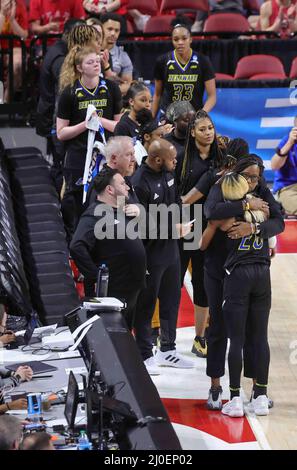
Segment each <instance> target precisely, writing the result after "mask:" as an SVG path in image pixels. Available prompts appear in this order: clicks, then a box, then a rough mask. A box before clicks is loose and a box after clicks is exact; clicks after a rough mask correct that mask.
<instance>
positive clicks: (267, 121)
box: [260, 116, 295, 127]
mask: <svg viewBox="0 0 297 470" xmlns="http://www.w3.org/2000/svg"><path fill="white" fill-rule="evenodd" d="M294 119H295V116H291V117H267V118H261V125H260V127H293V126H294Z"/></svg>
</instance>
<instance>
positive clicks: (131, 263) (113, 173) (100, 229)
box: [70, 137, 146, 329]
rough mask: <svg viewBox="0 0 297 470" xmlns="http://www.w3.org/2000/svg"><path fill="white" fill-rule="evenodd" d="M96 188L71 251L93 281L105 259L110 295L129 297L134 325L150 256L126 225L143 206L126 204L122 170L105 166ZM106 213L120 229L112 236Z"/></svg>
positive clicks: (128, 313)
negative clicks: (95, 195) (94, 195)
mask: <svg viewBox="0 0 297 470" xmlns="http://www.w3.org/2000/svg"><path fill="white" fill-rule="evenodd" d="M117 139H119V137H118V138H117ZM94 189H95V191H96V192H97V195H98V196H97V201H96V202H95V203H94V204H91V205H90V206H89V207H88V209H87V210H86V211H85V212H84V213H83V215H82V217H81V219H80V221H79V224H78V227H77V229H76V232H75V234H74V236H73V239H72V242H71V245H70V252H71V255H72V257H73V259H74V261H75V263H76V265H77V267H78V268H79V270H80V272H81V273H82V274H83V275H84V276H85V277H87V278H88V279H89V280H90V279H92V280H93V285H95V283H96V281H97V274H98V267H99V265H100V264H102V263H105V264H106V265H107V266H108V268H109V283H108V295H109V296H111V297H116V298H119V299H125V300H126V302H127V308H126V309H125V310H124V312H123V315H124V317H125V319H126V321H127V324H128V327H129V328H130V329H132V328H133V323H134V311H135V306H136V301H137V298H138V295H139V292H140V290H141V289H142V288H143V287H144V285H145V272H146V257H145V250H144V247H143V243H142V240H141V239H140V238H137V237H136V238H135V237H129V236H128V235H129V234H128V233H127V230H126V229H127V225H128V224H129V222H131V221H132V220H133V219H134V218H135V215H137V216H138V215H139V209H138V207H136V208H137V212H135V207H131V205H129V204H128V205H126V204H125V202H124V201H127V200H128V197H129V190H130V187H129V186H128V185H127V184H126V182H125V179H124V178H123V176H122V175H121V174H120V173H119V172H118V170H115V169H112V168H109V167H106V168H104V169H103V170H102V171H101V172H100V173H99V174H98V175H97V176H96V177H95V178H94ZM123 200H124V201H123ZM129 206H130V207H129ZM132 206H133V205H132ZM107 211H108V212H107ZM106 217H108V224H109V223H111V224H112V227H113V226H114V227H115V231H116V232H114V230H112V236H111V237H108V234H109V233H110V230H109V229H108V227H109V225H108V226H107V225H106V224H107V222H106V221H105V223H104V225H103V222H104V220H105V219H106ZM123 234H124V237H123Z"/></svg>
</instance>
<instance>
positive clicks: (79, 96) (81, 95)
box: [76, 91, 85, 98]
mask: <svg viewBox="0 0 297 470" xmlns="http://www.w3.org/2000/svg"><path fill="white" fill-rule="evenodd" d="M76 96H77V97H78V98H83V97H84V96H85V95H84V94H83V93H82V92H81V91H79V92H78V93H76Z"/></svg>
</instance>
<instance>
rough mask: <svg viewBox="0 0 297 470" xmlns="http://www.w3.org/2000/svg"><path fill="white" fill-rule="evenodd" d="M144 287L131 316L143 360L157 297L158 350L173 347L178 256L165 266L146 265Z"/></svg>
mask: <svg viewBox="0 0 297 470" xmlns="http://www.w3.org/2000/svg"><path fill="white" fill-rule="evenodd" d="M148 272H149V275H147V276H146V284H147V287H146V288H145V289H143V290H142V291H141V292H140V294H139V297H138V302H137V307H136V316H135V323H134V324H135V337H136V342H137V345H138V347H139V350H140V352H141V354H142V357H143V360H144V361H145V360H146V359H148V358H149V357H151V356H152V355H153V353H152V327H151V323H152V318H153V314H154V310H155V305H156V301H157V298H159V315H160V330H161V351H163V352H165V351H171V350H173V349H175V339H176V323H177V315H178V309H179V303H180V287H181V286H180V263H179V259H176V260H175V262H174V263H173V264H171V265H167V266H150V267H148Z"/></svg>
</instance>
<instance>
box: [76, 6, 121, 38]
mask: <svg viewBox="0 0 297 470" xmlns="http://www.w3.org/2000/svg"><path fill="white" fill-rule="evenodd" d="M127 4H128V0H84V1H83V7H84V9H85V10H86V11H87V12H88V13H89V14H90V15H92V16H97V15H99V18H100V20H101V18H102V16H103V15H106V14H107V13H115V14H117V15H118V16H119V19H120V22H121V33H122V34H123V33H126V32H127V22H126V16H127V13H128V12H127Z"/></svg>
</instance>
